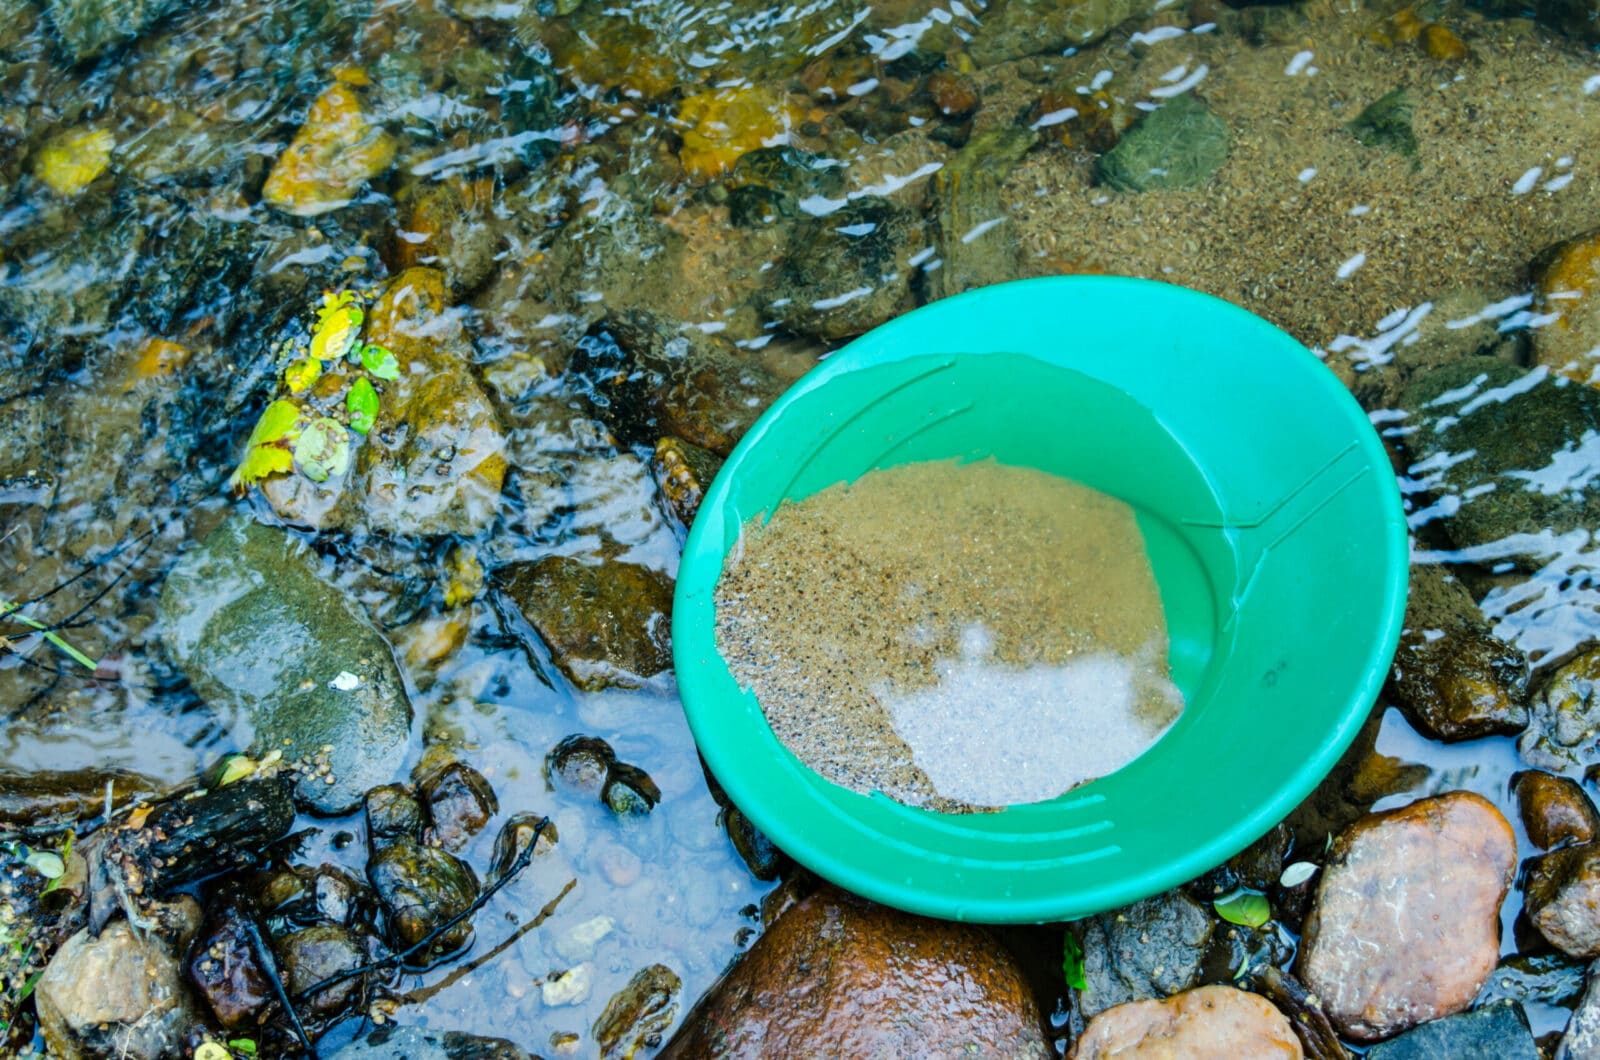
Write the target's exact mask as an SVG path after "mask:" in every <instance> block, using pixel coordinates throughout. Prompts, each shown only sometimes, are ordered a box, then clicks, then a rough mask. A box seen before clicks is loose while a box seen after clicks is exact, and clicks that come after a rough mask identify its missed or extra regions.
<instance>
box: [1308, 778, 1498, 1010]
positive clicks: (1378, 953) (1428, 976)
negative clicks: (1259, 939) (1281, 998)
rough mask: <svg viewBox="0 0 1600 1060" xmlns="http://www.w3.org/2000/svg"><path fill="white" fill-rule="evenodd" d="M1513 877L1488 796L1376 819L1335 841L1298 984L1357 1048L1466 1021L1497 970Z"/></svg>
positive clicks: (1425, 802) (1464, 796)
mask: <svg viewBox="0 0 1600 1060" xmlns="http://www.w3.org/2000/svg"><path fill="white" fill-rule="evenodd" d="M1515 870H1516V839H1515V837H1514V836H1513V834H1512V831H1511V826H1510V825H1509V824H1508V823H1507V822H1506V820H1505V818H1504V817H1502V816H1501V815H1500V811H1498V810H1496V809H1495V808H1494V806H1493V804H1491V803H1490V802H1489V801H1488V800H1486V799H1484V798H1482V797H1480V796H1478V795H1473V794H1470V793H1467V792H1451V793H1450V794H1447V795H1440V796H1437V797H1434V798H1426V799H1419V800H1418V801H1416V802H1413V803H1411V804H1410V805H1409V806H1403V807H1400V808H1399V809H1395V810H1389V811H1386V812H1384V813H1376V814H1371V815H1369V816H1367V817H1365V818H1363V819H1361V820H1360V821H1357V822H1356V823H1355V824H1354V825H1351V826H1350V827H1349V828H1348V829H1346V830H1345V831H1344V832H1342V833H1341V834H1340V835H1339V837H1338V839H1337V840H1335V842H1334V845H1333V849H1332V851H1331V852H1330V856H1329V860H1328V862H1327V865H1326V866H1325V867H1324V869H1323V872H1322V880H1321V883H1320V885H1319V886H1318V889H1317V896H1316V901H1315V904H1314V905H1313V907H1312V910H1311V914H1310V915H1309V916H1308V917H1307V918H1306V923H1305V931H1304V935H1303V939H1302V950H1301V953H1302V956H1301V962H1300V976H1301V978H1302V979H1303V980H1304V981H1305V983H1306V985H1307V986H1308V987H1309V988H1310V989H1311V990H1312V991H1313V992H1314V993H1315V994H1317V996H1318V997H1320V998H1321V999H1322V1004H1323V1007H1324V1009H1325V1010H1326V1012H1327V1014H1328V1017H1329V1019H1331V1020H1332V1021H1333V1023H1334V1025H1335V1026H1336V1027H1337V1028H1338V1029H1339V1030H1340V1032H1341V1033H1343V1034H1345V1035H1348V1036H1349V1037H1351V1038H1354V1039H1356V1040H1358V1041H1374V1040H1378V1039H1381V1038H1387V1037H1389V1036H1390V1035H1393V1034H1397V1033H1399V1032H1400V1031H1403V1030H1406V1029H1408V1028H1410V1027H1413V1026H1416V1025H1417V1024H1419V1023H1425V1022H1427V1021H1428V1020H1432V1019H1438V1018H1439V1017H1441V1016H1447V1015H1450V1014H1452V1013H1455V1012H1460V1011H1461V1010H1463V1009H1465V1008H1466V1007H1467V1006H1468V1005H1470V1004H1471V1003H1472V1000H1473V998H1474V997H1476V996H1477V993H1478V990H1479V989H1480V988H1481V987H1482V986H1483V984H1484V981H1485V980H1486V979H1488V977H1489V973H1490V972H1491V971H1492V970H1493V969H1494V966H1495V961H1496V959H1497V957H1498V956H1499V949H1500V946H1499V928H1500V922H1499V913H1500V903H1501V901H1503V900H1504V898H1505V895H1506V890H1507V889H1508V888H1509V887H1510V885H1511V878H1512V875H1513V873H1514V872H1515Z"/></svg>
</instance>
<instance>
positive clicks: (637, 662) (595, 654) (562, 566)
mask: <svg viewBox="0 0 1600 1060" xmlns="http://www.w3.org/2000/svg"><path fill="white" fill-rule="evenodd" d="M502 585H503V587H504V592H503V593H502V596H503V597H504V598H509V600H510V602H511V603H512V604H513V605H514V606H515V607H516V609H517V610H518V611H519V612H521V614H522V616H523V618H525V619H527V621H528V623H529V624H530V625H531V626H532V627H533V629H534V632H536V633H538V635H539V638H540V639H541V640H542V641H544V643H545V644H546V645H548V646H549V649H550V655H551V657H552V658H553V659H554V660H555V663H556V665H557V666H559V667H560V668H561V671H562V672H563V673H565V674H566V675H567V677H568V678H569V679H570V680H571V681H572V683H573V684H575V685H577V686H578V687H579V688H582V689H585V690H587V691H594V690H597V689H601V688H605V687H607V686H609V685H615V686H618V687H622V688H636V687H638V686H639V685H640V684H642V683H643V682H644V680H645V679H646V678H649V677H652V676H654V675H655V674H658V673H661V672H662V671H663V670H665V669H667V668H668V667H670V666H671V665H672V644H671V639H670V634H669V627H670V618H671V614H672V584H671V583H670V582H669V581H667V580H666V579H665V578H664V577H662V576H661V575H660V574H657V573H656V572H655V571H653V570H651V569H650V568H648V567H642V566H639V565H638V564H636V563H623V562H620V561H616V560H611V561H607V562H605V563H602V564H598V565H595V564H588V563H584V562H582V561H581V560H576V559H573V558H571V557H569V556H547V557H545V558H544V559H541V560H539V561H537V562H534V563H513V564H511V565H510V566H508V567H506V568H505V569H504V572H503V581H502Z"/></svg>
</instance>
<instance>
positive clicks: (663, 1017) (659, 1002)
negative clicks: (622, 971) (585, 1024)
mask: <svg viewBox="0 0 1600 1060" xmlns="http://www.w3.org/2000/svg"><path fill="white" fill-rule="evenodd" d="M682 989H683V980H681V979H679V978H678V974H677V973H676V972H674V971H673V970H672V969H671V968H668V967H667V966H666V965H664V964H652V965H650V966H648V967H646V968H641V969H639V970H638V971H637V972H635V973H634V975H633V978H632V979H629V980H628V985H627V986H625V987H623V988H622V989H621V990H619V991H617V993H616V995H615V996H614V997H612V999H611V1000H610V1001H607V1002H606V1007H605V1011H603V1012H601V1013H600V1018H599V1019H597V1020H595V1021H594V1030H593V1032H592V1033H593V1034H594V1040H595V1042H596V1043H597V1044H599V1046H600V1056H601V1057H602V1058H603V1060H633V1056H634V1054H635V1053H637V1052H638V1051H639V1050H640V1049H649V1048H654V1047H656V1046H658V1045H660V1044H661V1038H662V1035H664V1034H665V1033H666V1031H667V1028H669V1027H671V1026H672V1021H673V1020H675V1019H677V1018H678V995H679V992H680V991H682Z"/></svg>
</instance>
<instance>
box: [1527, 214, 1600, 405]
mask: <svg viewBox="0 0 1600 1060" xmlns="http://www.w3.org/2000/svg"><path fill="white" fill-rule="evenodd" d="M1533 282H1534V286H1535V288H1536V290H1537V292H1538V303H1537V305H1538V308H1539V310H1540V311H1541V312H1544V313H1555V314H1557V317H1556V319H1555V320H1554V321H1552V322H1551V323H1549V324H1546V325H1545V326H1544V327H1541V328H1535V329H1534V330H1533V359H1534V361H1535V362H1536V363H1538V364H1542V365H1545V366H1546V367H1548V368H1549V369H1550V370H1551V371H1553V372H1559V373H1560V374H1562V375H1564V376H1567V377H1568V378H1570V379H1575V380H1577V381H1578V382H1580V383H1587V382H1590V381H1591V380H1592V379H1593V378H1594V376H1595V369H1596V367H1597V362H1596V360H1595V351H1596V349H1600V298H1597V297H1596V294H1597V293H1600V229H1594V230H1592V231H1589V232H1585V233H1583V234H1582V235H1579V236H1575V237H1573V238H1572V239H1569V240H1567V241H1566V242H1565V243H1558V244H1557V245H1556V246H1554V247H1551V248H1549V249H1548V250H1546V251H1544V252H1543V253H1542V254H1540V255H1539V256H1538V257H1537V258H1536V259H1535V260H1534V263H1533Z"/></svg>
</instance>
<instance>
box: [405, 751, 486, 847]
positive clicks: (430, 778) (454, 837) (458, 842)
mask: <svg viewBox="0 0 1600 1060" xmlns="http://www.w3.org/2000/svg"><path fill="white" fill-rule="evenodd" d="M435 752H439V753H435ZM411 775H412V778H413V779H414V780H415V781H416V784H417V794H418V795H419V796H421V798H422V802H423V803H424V804H425V805H426V806H427V807H428V818H429V820H430V821H431V822H432V823H431V824H430V825H429V827H428V829H427V832H426V834H425V836H424V839H425V840H426V841H427V842H430V843H434V844H436V845H438V846H441V847H443V848H444V849H446V850H449V851H457V850H460V849H461V848H462V847H464V846H466V845H467V842H468V840H470V839H471V838H472V837H473V836H475V835H477V834H478V833H479V832H481V831H483V829H484V827H485V826H486V825H488V823H489V819H490V818H491V817H493V816H494V815H495V814H496V813H498V812H499V811H500V802H499V800H498V799H496V798H495V794H494V789H493V788H491V787H490V786H489V781H488V780H486V779H485V778H484V776H483V774H482V773H479V772H478V771H477V770H476V769H473V768H472V767H471V766H469V765H467V764H466V763H465V762H460V761H456V760H454V759H453V757H452V756H451V754H450V753H449V751H448V750H446V749H444V748H430V749H429V751H428V753H427V754H424V755H423V757H422V761H420V762H418V763H417V765H416V767H415V768H414V769H413V770H412V771H411Z"/></svg>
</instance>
